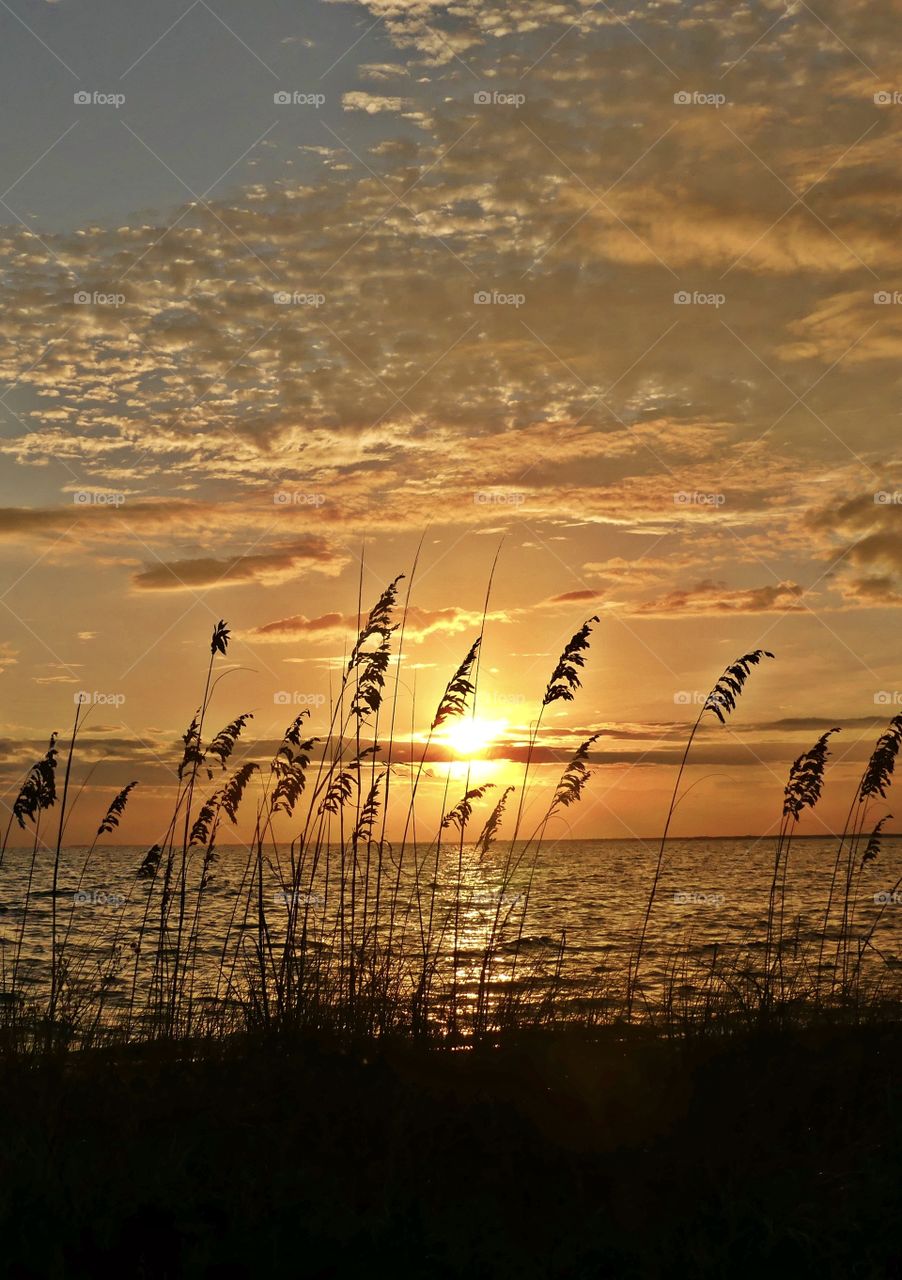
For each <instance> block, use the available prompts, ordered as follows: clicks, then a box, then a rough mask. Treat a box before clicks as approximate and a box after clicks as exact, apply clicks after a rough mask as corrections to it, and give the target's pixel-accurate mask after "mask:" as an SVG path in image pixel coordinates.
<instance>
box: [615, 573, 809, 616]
mask: <svg viewBox="0 0 902 1280" xmlns="http://www.w3.org/2000/svg"><path fill="white" fill-rule="evenodd" d="M803 594H804V589H803V588H802V587H800V586H799V585H798V583H795V582H780V583H777V584H776V585H774V586H766V587H751V588H747V589H740V590H737V589H735V588H729V587H728V586H727V585H726V583H724V582H715V581H712V580H707V581H704V582H698V583H696V584H695V586H693V587H687V588H684V589H681V590H675V591H670V592H668V593H667V594H666V595H664V596H661V597H659V598H658V599H657V600H650V601H646V602H645V603H644V604H640V605H637V606H636V607H635V608H634V609H633V612H634V613H636V614H639V615H642V614H646V615H652V614H653V615H659V616H668V615H680V614H683V615H694V616H712V615H719V614H725V615H726V614H737V613H787V612H790V613H794V612H800V611H802V610H804V609H805V606H804V605H803V604H802V602H801V600H802V596H803Z"/></svg>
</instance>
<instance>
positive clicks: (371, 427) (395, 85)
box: [0, 0, 902, 842]
mask: <svg viewBox="0 0 902 1280" xmlns="http://www.w3.org/2000/svg"><path fill="white" fill-rule="evenodd" d="M900 15H902V3H900V2H899V0H887V3H885V4H884V5H882V6H880V7H879V8H877V9H875V7H874V6H873V5H866V4H864V3H863V2H861V0H844V2H843V3H839V2H838V0H818V3H817V4H816V5H808V4H807V3H804V0H796V2H793V3H789V4H786V3H782V2H781V3H777V2H776V0H762V2H760V3H739V4H736V3H733V2H732V0H731V2H730V3H726V0H723V2H721V0H707V2H705V3H697V4H696V3H688V2H685V0H658V2H651V3H647V4H643V5H637V6H633V7H631V6H629V5H627V4H622V3H620V2H619V0H617V3H612V4H608V3H605V0H598V2H597V3H594V4H591V3H588V2H582V0H558V2H557V3H549V4H540V3H535V2H532V3H525V2H523V0H456V3H450V4H449V3H439V2H438V0H365V2H364V0H341V2H337V3H336V2H332V0H294V2H293V3H287V0H260V2H259V3H254V4H246V3H245V4H242V3H239V2H238V0H211V3H207V0H194V2H193V3H189V0H157V3H155V4H153V5H140V4H137V3H134V2H133V0H131V2H125V3H124V2H123V0H117V2H116V3H113V0H96V2H95V3H86V2H85V0H58V2H57V3H47V2H45V0H8V2H4V3H3V4H2V8H0V27H2V39H0V62H2V67H0V84H2V86H3V90H2V92H3V107H4V110H3V112H2V116H0V130H2V134H3V146H2V173H0V223H2V225H0V237H2V269H3V283H4V286H5V289H4V300H5V305H4V308H3V311H2V315H0V326H2V345H0V363H2V368H0V384H2V388H3V389H2V392H0V449H2V455H3V466H2V494H0V507H2V509H0V536H2V543H0V554H2V578H3V583H2V587H3V589H2V594H0V600H2V604H3V609H2V610H0V618H2V630H0V667H2V669H3V675H2V686H0V687H2V689H3V693H4V698H3V725H2V729H0V732H2V737H3V742H2V749H3V766H2V767H3V775H4V778H5V779H6V784H7V786H8V787H9V788H14V787H15V785H16V782H17V781H18V779H19V778H20V776H21V773H22V771H23V769H24V768H25V767H26V766H27V764H28V763H29V762H30V760H31V759H32V757H33V756H34V754H35V753H36V752H37V753H40V751H41V750H42V749H43V746H44V744H45V740H46V738H47V736H48V734H49V733H50V731H51V730H54V729H58V730H61V731H63V732H65V729H66V726H67V725H68V724H69V723H70V722H71V717H72V714H73V699H74V697H75V695H76V694H77V693H78V692H79V691H87V692H88V693H89V694H90V695H91V713H90V716H89V717H88V720H87V722H86V729H85V737H84V745H83V754H82V760H83V765H82V774H81V777H82V779H83V780H84V779H85V778H86V779H87V784H88V787H87V793H86V796H85V799H84V803H83V804H81V808H80V810H79V812H78V814H77V817H76V818H74V819H73V838H75V837H79V838H81V837H83V836H84V834H85V833H90V832H91V830H92V829H93V827H94V826H96V821H97V815H96V812H95V810H96V809H98V808H102V801H103V798H104V797H107V796H108V794H109V793H110V791H111V790H115V789H116V787H117V786H119V785H122V784H124V783H125V782H126V781H129V780H130V779H131V778H132V777H137V778H140V779H141V780H142V784H143V785H142V788H141V789H139V791H143V795H142V797H141V799H138V795H137V794H136V798H135V801H134V802H133V806H134V811H133V813H132V814H131V815H130V822H129V825H128V827H126V828H124V830H123V838H124V839H132V840H134V841H135V842H140V841H142V840H145V839H152V838H153V837H154V835H155V834H159V833H158V832H157V830H156V828H157V827H158V826H159V822H160V813H161V804H162V800H163V796H164V793H165V790H166V786H167V784H168V782H169V781H170V779H171V770H172V766H173V763H174V761H176V759H177V751H176V744H177V740H178V738H179V736H180V735H181V733H182V732H183V731H184V728H185V725H186V723H187V721H188V720H190V718H191V713H192V711H193V709H194V706H195V705H196V703H197V701H198V699H199V696H200V691H201V688H202V683H203V676H204V670H205V658H206V655H207V654H208V652H209V651H208V647H207V645H208V639H209V632H210V628H211V627H212V625H213V623H214V622H215V621H216V620H217V619H218V618H220V617H224V618H226V619H227V620H228V622H229V624H230V625H231V627H232V628H233V632H234V637H235V638H234V641H233V644H232V647H231V650H230V653H229V659H230V662H231V664H232V665H234V666H235V667H236V668H237V670H236V671H235V672H234V673H233V674H232V675H230V677H229V678H228V680H227V681H225V682H223V683H222V685H221V686H220V691H218V692H217V703H216V706H215V709H214V715H213V718H214V719H216V717H217V714H218V716H219V719H221V720H222V721H223V722H224V721H225V720H227V719H230V718H231V717H232V716H233V715H235V714H237V713H238V712H239V711H245V710H253V711H254V715H255V719H254V722H253V730H254V732H253V734H252V735H251V739H250V740H249V743H248V750H249V751H250V752H251V755H253V749H254V745H255V741H257V740H259V744H260V745H261V746H262V744H265V743H266V742H271V740H272V739H274V738H276V739H277V738H278V736H279V734H280V732H281V729H282V728H283V727H284V723H285V721H286V706H287V705H288V703H290V706H289V707H288V709H289V711H290V709H291V707H297V706H300V705H310V706H312V707H313V717H312V724H313V728H314V731H315V730H316V729H318V728H319V729H322V728H324V727H325V724H326V721H327V712H326V710H325V709H324V700H327V699H328V697H329V694H330V689H334V687H335V681H336V678H337V673H338V671H339V669H340V662H341V657H342V654H343V652H344V651H345V649H346V648H347V645H348V635H349V631H351V630H353V629H354V626H355V624H356V619H357V609H358V593H359V592H360V593H362V597H363V600H364V603H365V604H366V603H369V602H371V601H372V600H374V599H375V598H376V597H377V596H378V594H379V593H380V591H381V590H382V589H383V587H384V586H385V584H386V583H387V582H388V581H389V580H390V579H391V578H393V577H394V576H395V575H396V574H397V573H400V572H404V573H406V574H407V575H408V578H407V580H406V583H405V585H404V591H405V592H406V590H407V586H408V585H409V586H410V592H411V594H410V604H411V611H410V615H409V621H408V628H407V632H406V637H405V650H406V652H405V655H404V662H403V666H402V671H401V681H402V683H401V687H400V698H401V702H400V703H399V705H400V706H402V708H403V711H402V717H401V718H402V719H403V720H404V721H405V723H408V724H409V721H410V715H411V704H412V703H415V708H414V715H415V717H416V719H417V721H418V723H419V724H421V725H422V724H425V722H427V721H428V720H429V719H430V717H431V714H432V710H433V708H434V704H435V701H436V699H437V697H438V694H439V692H440V690H441V688H442V687H443V686H444V683H445V681H446V680H447V678H448V675H449V673H450V672H451V671H452V670H453V669H454V667H455V666H456V665H457V664H458V662H459V661H460V659H461V658H462V657H463V655H464V653H465V652H466V650H467V647H468V646H469V644H470V643H471V642H472V640H473V638H474V636H475V635H476V634H477V633H478V630H479V626H480V619H481V615H482V611H483V607H484V604H485V598H486V589H487V585H488V580H489V576H490V573H491V569H492V563H493V561H494V559H495V556H496V554H497V555H498V563H497V568H496V571H495V574H494V580H493V583H492V591H491V596H490V598H489V602H488V623H487V627H486V633H485V642H484V656H483V665H482V669H481V673H480V684H481V698H480V706H479V708H478V715H479V716H480V718H481V719H482V720H484V721H485V722H487V723H486V727H485V734H486V735H487V736H490V737H491V738H492V739H493V741H492V745H491V746H490V748H489V749H488V751H487V755H488V756H489V757H491V759H492V760H493V761H494V763H484V764H483V765H481V766H480V768H481V769H482V771H483V776H485V777H489V776H491V777H492V778H494V779H495V780H497V781H498V782H507V781H511V782H514V781H516V777H515V774H516V768H515V763H516V762H517V761H518V760H520V759H521V758H522V754H523V742H524V740H525V735H526V731H527V728H528V725H529V724H530V722H531V721H532V720H533V719H534V717H535V712H536V705H537V703H538V701H539V700H540V698H541V694H542V690H543V688H544V686H545V683H546V681H547V679H548V675H549V673H550V670H551V668H552V667H553V665H554V663H555V661H556V659H557V656H558V654H559V652H560V649H561V647H562V645H563V643H564V642H565V641H566V640H567V638H568V637H569V636H570V635H571V634H572V633H573V631H574V630H575V629H576V628H577V627H578V626H579V625H580V624H581V623H582V621H583V620H584V618H586V617H587V616H588V615H589V614H597V615H598V616H599V618H600V622H599V624H598V626H597V628H596V631H595V635H594V638H593V647H592V655H591V659H590V664H589V670H588V673H587V676H586V680H585V688H584V691H583V693H582V695H581V697H580V699H579V700H578V701H577V702H576V703H575V704H573V705H572V706H570V705H567V704H562V703H558V704H555V706H554V707H552V708H551V710H552V711H553V712H555V714H549V715H548V716H547V717H546V719H545V720H544V721H543V725H542V729H541V733H540V737H539V743H540V749H539V753H538V757H539V762H540V769H539V777H540V778H546V779H550V778H552V777H553V776H556V774H557V773H558V772H559V769H560V764H559V761H560V760H561V759H564V758H566V755H567V754H568V753H569V751H570V750H571V749H572V748H573V746H575V745H576V743H578V742H579V740H580V739H581V738H582V737H585V736H587V735H588V734H591V733H600V734H601V736H600V738H599V740H598V742H597V744H596V748H595V750H594V751H593V753H592V754H593V759H594V760H595V761H596V763H597V764H598V766H599V768H598V772H597V775H596V778H595V780H594V782H593V784H592V789H591V792H590V793H589V794H588V795H587V799H586V802H585V803H584V804H583V806H582V809H581V810H580V812H579V813H578V814H575V815H574V816H573V823H572V830H573V833H574V834H577V835H603V836H625V835H630V834H638V835H641V836H648V835H652V834H653V833H654V832H655V831H656V830H657V829H658V828H659V826H660V822H661V818H662V811H663V810H664V809H665V808H666V798H667V793H668V792H669V788H670V786H671V785H672V780H673V764H674V761H675V760H678V757H679V750H680V743H681V740H682V737H683V736H684V733H685V728H686V725H687V724H688V723H690V722H691V720H692V719H694V717H695V715H696V714H697V699H698V698H699V697H703V696H704V693H705V692H706V691H707V689H708V688H709V687H710V685H711V684H712V683H713V681H714V679H715V678H716V677H717V675H718V674H719V673H720V671H721V670H722V669H723V667H724V666H725V665H726V664H727V663H728V662H729V661H730V660H731V659H732V658H734V657H735V656H737V655H738V654H740V653H743V652H745V651H747V650H749V649H752V648H754V647H756V646H759V645H763V646H765V647H767V648H768V649H772V650H773V651H774V652H775V654H776V661H775V662H773V663H770V664H768V666H767V669H766V670H760V669H759V670H758V671H756V672H755V673H754V675H753V679H752V682H751V684H750V687H749V690H748V692H747V693H746V695H745V696H744V698H743V701H742V703H741V706H740V708H739V710H738V712H737V714H736V716H735V717H734V718H733V720H732V721H731V723H730V725H729V726H728V727H727V728H726V729H722V728H720V727H719V726H717V725H716V724H714V725H712V726H710V727H709V728H707V729H706V730H705V732H704V733H703V735H702V737H701V739H700V741H699V746H698V751H697V754H696V756H695V760H696V765H695V768H694V770H693V772H692V774H691V780H692V781H693V782H695V783H696V784H697V785H695V787H694V789H693V792H692V794H691V795H690V796H689V797H687V800H686V802H685V804H684V805H683V806H681V809H680V813H679V816H678V823H677V825H678V828H679V830H680V831H682V832H685V833H706V832H714V833H733V832H736V833H745V832H750V831H755V832H763V831H766V830H768V829H769V828H770V826H771V824H772V822H773V821H774V819H775V817H776V816H777V815H778V812H779V802H780V795H781V788H782V785H783V780H784V776H785V772H786V768H787V766H788V764H789V762H790V761H791V760H792V759H793V757H794V756H795V755H797V754H798V753H799V752H800V751H801V750H803V749H805V748H806V747H807V746H809V745H810V744H811V741H812V740H813V738H814V737H815V736H817V734H818V733H820V732H822V731H823V729H826V728H828V727H830V726H832V725H840V726H842V728H843V733H842V734H841V735H840V736H839V738H837V739H836V740H835V742H836V745H835V748H834V764H833V768H832V770H831V773H830V788H831V789H830V790H829V791H828V800H827V803H826V804H825V806H824V807H823V809H822V810H821V812H820V815H819V817H818V816H814V817H811V818H809V820H808V825H807V827H806V830H810V831H812V832H816V831H819V830H822V829H823V828H822V826H821V823H826V824H827V825H832V823H833V822H834V821H836V820H837V819H839V821H840V822H841V815H842V813H843V812H844V810H845V807H846V806H847V804H848V793H849V788H850V786H851V785H852V784H853V779H854V777H855V775H856V773H857V770H858V769H859V768H860V762H861V760H862V758H863V757H864V756H866V754H867V752H868V750H869V746H870V744H871V742H872V740H873V738H874V736H875V734H876V733H877V732H879V728H880V726H881V725H882V724H883V723H884V722H885V720H886V719H887V718H888V716H890V715H892V714H894V713H895V711H896V710H898V709H899V704H900V702H902V667H900V662H899V653H900V646H899V639H898V636H899V621H900V617H902V615H900V612H899V610H900V606H902V452H900V450H899V448H898V445H897V441H898V438H899V432H900V423H902V419H900V407H902V406H900V397H899V386H898V382H899V372H898V371H899V359H900V356H902V236H900V212H902V184H900V178H899V172H898V156H899V146H900V140H902V50H900V47H899V44H898V40H897V39H895V38H894V37H895V36H896V33H897V31H898V22H899V18H900ZM420 543H422V545H421V550H420V553H419V561H418V565H417V571H416V574H415V576H414V577H413V579H412V581H411V578H410V568H411V564H412V562H413V560H414V557H415V555H416V551H417V547H418V545H419V544H420ZM499 548H500V553H499ZM361 561H363V567H362V568H361ZM286 700H287V701H286ZM288 718H290V716H289V717H288ZM88 767H90V771H89V772H88V773H86V772H85V770H86V769H87V768H88ZM436 767H437V770H438V769H439V766H438V765H437V766H436ZM438 785H439V783H438V781H436V786H438ZM8 798H9V797H8V796H7V800H8ZM76 828H77V829H76ZM558 834H561V835H563V834H566V830H565V829H564V828H563V826H562V827H561V830H560V831H559V832H558Z"/></svg>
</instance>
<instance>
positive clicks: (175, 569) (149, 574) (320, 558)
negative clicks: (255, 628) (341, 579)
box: [132, 538, 346, 591]
mask: <svg viewBox="0 0 902 1280" xmlns="http://www.w3.org/2000/svg"><path fill="white" fill-rule="evenodd" d="M345 563H346V558H345V557H342V556H340V555H338V554H336V553H335V551H334V550H333V548H332V547H331V546H330V545H329V544H328V543H327V542H325V540H323V539H321V538H306V539H301V540H299V541H297V542H294V543H291V544H289V545H288V546H284V547H281V548H277V549H275V550H270V551H263V552H257V553H254V554H249V555H239V556H234V557H231V558H222V559H216V558H213V557H210V556H205V557H199V558H197V559H185V560H173V561H169V562H168V563H164V564H156V565H150V566H148V567H147V568H145V569H143V570H141V571H140V572H139V573H136V574H134V575H133V577H132V583H133V585H134V586H135V587H136V588H137V589H138V590H139V591H191V590H195V589H200V588H211V587H227V586H236V585H239V584H248V583H255V582H256V583H263V584H265V585H267V586H272V585H276V584H278V583H281V582H289V581H291V580H292V579H293V578H296V577H298V576H299V575H300V574H302V573H304V572H306V571H307V570H310V569H316V570H319V571H320V572H325V573H336V572H337V571H338V570H339V569H340V568H341V567H342V565H343V564H345Z"/></svg>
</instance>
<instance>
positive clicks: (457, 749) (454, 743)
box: [445, 716, 507, 760]
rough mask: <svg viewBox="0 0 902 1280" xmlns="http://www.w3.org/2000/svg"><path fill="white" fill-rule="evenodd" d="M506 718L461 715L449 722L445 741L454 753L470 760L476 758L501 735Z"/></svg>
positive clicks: (505, 724)
mask: <svg viewBox="0 0 902 1280" xmlns="http://www.w3.org/2000/svg"><path fill="white" fill-rule="evenodd" d="M506 728H507V721H506V720H483V719H481V717H479V716H475V717H474V716H463V717H462V718H461V719H460V720H455V721H454V722H453V723H452V724H449V725H448V727H447V730H446V732H445V741H446V742H447V744H448V746H449V747H450V748H451V750H452V751H453V752H454V753H455V755H457V756H460V757H461V758H464V759H468V760H472V759H474V758H478V757H479V756H480V755H482V753H483V752H484V751H486V750H487V749H488V748H489V747H490V746H491V745H492V744H493V743H494V742H497V741H498V739H499V738H500V737H501V734H502V732H503V731H504V729H506Z"/></svg>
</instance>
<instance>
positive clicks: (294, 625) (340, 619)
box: [247, 605, 510, 644]
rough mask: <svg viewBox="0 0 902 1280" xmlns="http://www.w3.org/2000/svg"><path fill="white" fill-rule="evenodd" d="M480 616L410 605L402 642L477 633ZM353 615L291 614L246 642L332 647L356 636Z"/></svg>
mask: <svg viewBox="0 0 902 1280" xmlns="http://www.w3.org/2000/svg"><path fill="white" fill-rule="evenodd" d="M509 620H510V619H509V617H508V615H507V613H505V612H501V611H494V612H491V613H488V614H487V615H486V621H487V622H501V623H503V622H508V621H509ZM482 623H483V615H482V614H481V613H477V612H475V611H472V610H468V609H461V608H458V607H456V606H452V607H449V608H446V609H423V608H420V607H419V606H417V605H411V606H410V607H409V608H408V609H407V611H406V614H405V617H404V639H405V641H413V642H414V643H417V644H418V643H421V642H422V641H423V640H425V639H427V638H428V637H429V636H432V635H439V634H441V635H457V634H459V633H460V632H462V631H469V630H473V631H477V632H478V631H479V630H481V628H482ZM358 629H359V628H358V617H357V615H356V614H347V613H344V614H343V613H325V614H322V615H320V616H319V617H316V618H308V617H306V616H305V615H304V614H295V615H294V616H292V617H288V618H277V619H276V620H275V621H274V622H267V623H264V624H263V625H262V626H259V627H255V628H254V629H253V630H251V631H249V632H248V633H247V638H248V640H251V641H253V642H254V643H257V644H259V643H260V642H264V643H273V644H285V643H289V642H292V641H295V640H301V639H303V640H311V641H313V642H321V643H329V644H335V643H336V642H339V641H341V640H343V639H346V638H347V637H348V636H351V637H353V636H355V635H356V634H357V632H358Z"/></svg>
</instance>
